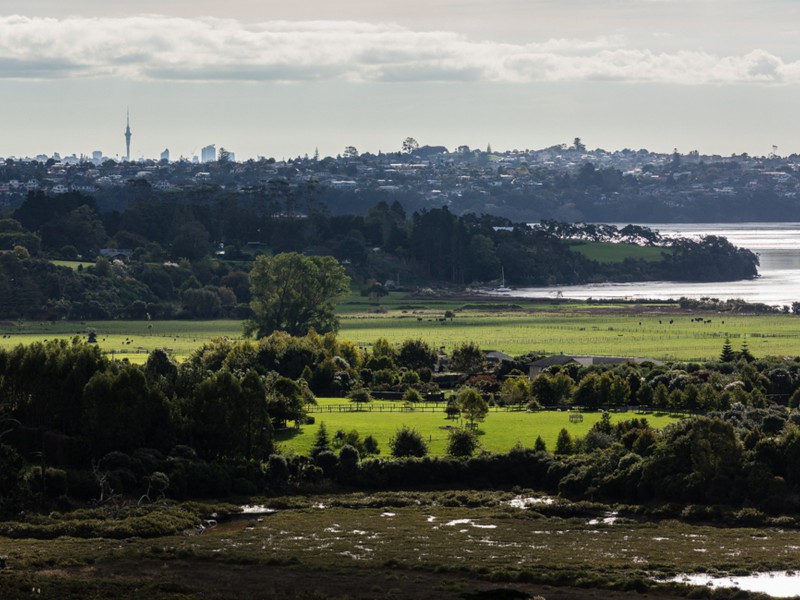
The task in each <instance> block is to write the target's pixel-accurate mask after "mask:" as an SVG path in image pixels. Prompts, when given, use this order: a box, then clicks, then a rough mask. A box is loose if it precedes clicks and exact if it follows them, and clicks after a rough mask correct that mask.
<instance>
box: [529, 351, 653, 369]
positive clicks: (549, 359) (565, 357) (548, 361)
mask: <svg viewBox="0 0 800 600" xmlns="http://www.w3.org/2000/svg"><path fill="white" fill-rule="evenodd" d="M573 362H574V363H578V364H580V365H583V366H586V367H588V366H590V365H614V364H619V363H625V362H632V363H636V364H641V363H643V362H652V363H654V364H657V365H660V364H663V363H662V362H661V361H657V360H653V359H652V358H645V357H642V356H585V355H574V354H556V355H553V356H546V357H544V358H540V359H539V360H534V361H533V362H529V363H528V367H539V368H541V369H544V368H546V367H551V366H553V365H566V364H569V363H573Z"/></svg>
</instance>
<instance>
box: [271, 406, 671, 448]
mask: <svg viewBox="0 0 800 600" xmlns="http://www.w3.org/2000/svg"><path fill="white" fill-rule="evenodd" d="M342 405H344V406H347V407H348V408H349V406H350V405H349V404H348V402H347V400H346V399H342V398H327V399H325V398H323V399H320V400H319V406H320V408H322V409H330V408H333V410H334V411H335V412H313V413H311V416H313V417H314V420H315V423H314V424H313V425H303V427H302V429H301V430H300V431H299V432H298V431H295V430H287V431H280V432H278V433H277V434H276V440H277V442H278V444H280V446H281V447H282V449H283V450H284V451H286V450H292V451H294V452H296V453H297V454H304V455H305V454H308V452H309V451H310V450H311V445H312V443H313V441H314V435H315V434H316V432H317V430H318V429H319V425H320V423H325V428H326V429H327V430H328V435H329V436H333V434H334V433H335V432H336V431H337V430H338V429H343V430H345V431H351V430H353V429H355V430H356V431H358V432H359V433H360V434H361V437H362V438H364V437H366V436H367V435H373V436H374V437H375V439H377V440H378V444H379V445H380V448H381V454H383V455H387V454H389V439H390V438H391V437H392V435H394V433H395V431H397V430H398V429H399V428H400V427H401V426H403V425H408V426H409V427H413V428H414V429H416V430H417V431H419V432H420V434H422V436H423V437H424V438H425V440H426V441H427V443H428V447H429V451H430V454H433V455H437V456H443V455H444V454H445V453H446V449H447V440H448V435H449V431H448V430H447V429H443V428H444V427H448V426H457V425H458V423H459V422H458V421H457V420H456V421H454V420H452V419H447V418H446V415H445V414H444V407H443V406H442V407H441V408H439V410H438V412H422V411H419V410H416V411H411V412H400V410H399V408H400V406H401V404H400V403H399V402H395V403H394V404H392V403H389V402H376V403H375V406H373V409H374V410H372V411H371V412H370V411H366V410H365V411H361V412H338V411H337V410H336V408H335V407H337V406H342ZM381 407H382V408H383V409H384V410H378V409H379V408H381ZM390 407H391V408H394V411H392V412H389V408H390ZM640 416H644V417H645V418H646V419H647V421H648V422H649V423H650V425H651V426H653V427H656V428H662V427H665V426H666V425H668V424H670V423H674V422H675V421H676V420H677V419H678V418H679V417H675V416H670V415H663V414H652V413H650V414H645V415H640V414H639V413H613V414H612V418H611V420H612V422H617V421H619V420H623V419H630V418H633V417H640ZM599 420H600V413H585V414H584V415H583V422H582V423H571V422H570V420H569V413H567V412H566V411H564V412H558V411H544V412H535V413H527V412H524V411H504V410H495V409H494V408H492V409H491V410H490V412H489V414H488V415H487V417H486V420H485V421H484V422H483V423H480V424H479V426H478V432H479V439H480V442H481V447H482V448H483V449H484V450H488V451H491V452H498V453H499V452H508V451H509V450H510V449H511V448H512V447H513V446H514V445H515V444H516V443H517V442H519V443H520V444H522V445H523V446H525V447H532V446H533V442H534V441H535V440H536V436H542V439H543V440H544V441H545V444H547V448H548V449H549V450H552V449H553V448H555V445H556V438H557V437H558V432H559V431H561V429H562V428H564V427H566V428H567V431H569V432H570V434H571V435H572V436H573V438H574V437H576V436H580V437H582V436H584V435H586V433H587V432H588V431H589V429H591V427H592V425H593V424H594V423H596V422H597V421H599Z"/></svg>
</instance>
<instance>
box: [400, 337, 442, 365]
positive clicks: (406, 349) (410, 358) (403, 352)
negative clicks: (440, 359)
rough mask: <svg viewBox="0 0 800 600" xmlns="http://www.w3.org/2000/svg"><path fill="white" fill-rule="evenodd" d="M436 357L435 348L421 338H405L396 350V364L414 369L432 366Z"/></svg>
mask: <svg viewBox="0 0 800 600" xmlns="http://www.w3.org/2000/svg"><path fill="white" fill-rule="evenodd" d="M436 358H437V355H436V350H434V349H433V348H432V347H431V346H430V344H428V343H427V342H425V341H423V340H421V339H416V340H405V341H404V342H403V343H402V344H400V349H399V350H398V352H397V364H398V365H400V366H401V367H407V368H409V369H414V370H416V369H424V368H427V369H430V368H432V367H433V365H435V364H436Z"/></svg>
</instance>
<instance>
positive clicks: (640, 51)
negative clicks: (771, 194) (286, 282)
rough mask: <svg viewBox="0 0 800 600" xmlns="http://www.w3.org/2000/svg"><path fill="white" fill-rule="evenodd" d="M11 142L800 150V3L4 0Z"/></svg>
mask: <svg viewBox="0 0 800 600" xmlns="http://www.w3.org/2000/svg"><path fill="white" fill-rule="evenodd" d="M0 106H2V110H0V157H8V156H18V157H21V156H35V155H37V154H46V155H51V154H53V153H54V152H59V153H60V154H61V155H62V156H63V155H70V154H73V153H74V154H78V155H80V154H87V155H88V154H91V152H92V151H95V150H100V151H102V152H104V154H105V155H106V156H110V157H112V158H115V157H118V156H124V153H125V140H124V135H123V134H124V131H125V125H126V121H125V119H126V111H128V110H129V111H130V127H131V131H132V134H133V135H132V141H131V156H132V158H140V157H144V158H152V157H156V158H157V157H158V155H159V154H160V153H161V151H162V150H164V149H166V148H168V149H169V150H170V153H171V157H172V158H173V159H177V158H178V157H180V156H184V157H187V158H191V157H192V156H193V155H195V154H199V151H200V148H201V147H203V146H205V145H208V144H215V145H216V146H217V148H220V147H224V148H226V149H228V150H231V151H233V152H234V153H235V154H236V158H237V160H244V159H248V158H256V157H258V156H266V157H275V158H277V159H281V158H292V157H296V156H303V155H305V154H309V155H311V154H313V153H314V151H315V150H316V149H318V150H319V152H320V154H321V155H323V156H326V155H331V156H335V155H336V154H339V153H341V152H342V151H343V150H344V148H345V146H355V147H356V148H357V149H358V150H359V151H360V152H378V151H383V152H393V151H397V150H399V149H400V147H401V145H402V141H403V140H404V139H405V138H406V137H409V136H411V137H414V138H415V139H416V140H417V141H418V142H419V143H420V144H421V145H425V144H429V145H442V146H446V147H448V148H449V149H454V148H455V147H457V146H461V145H467V146H470V147H472V148H480V149H485V148H486V147H487V146H488V145H491V147H492V148H493V149H494V150H511V149H526V148H531V149H533V148H544V147H548V146H552V145H555V144H561V143H571V142H572V140H573V139H574V138H575V137H580V138H581V139H582V140H583V142H584V143H585V144H586V146H587V147H588V148H590V149H594V148H604V149H606V150H619V149H623V148H632V149H640V148H647V149H650V150H654V151H659V152H671V151H672V150H673V149H677V150H678V151H680V152H684V153H685V152H689V151H692V150H698V151H700V152H701V153H703V154H712V153H716V154H722V155H730V154H733V153H742V152H747V153H750V154H753V155H766V154H769V153H770V152H772V151H773V146H776V147H777V153H778V154H780V155H788V154H792V153H797V152H800V138H799V137H798V135H797V129H798V127H797V123H798V119H797V115H798V108H799V107H800V2H798V1H797V0H691V1H690V0H491V1H490V0H480V1H479V0H402V1H400V2H391V3H387V2H376V1H375V0H370V1H366V0H340V1H339V2H331V1H330V0H304V1H303V2H277V1H275V0H267V1H262V2H253V1H251V0H227V2H220V1H219V0H215V1H213V2H212V1H208V0H159V1H157V2H156V1H154V0H138V1H137V2H122V1H120V0H69V2H65V1H64V0H0Z"/></svg>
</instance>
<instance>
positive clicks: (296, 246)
mask: <svg viewBox="0 0 800 600" xmlns="http://www.w3.org/2000/svg"><path fill="white" fill-rule="evenodd" d="M130 193H131V199H130V200H129V203H128V204H126V205H125V207H124V208H122V209H121V210H111V211H108V212H102V211H101V210H100V209H99V208H98V204H99V203H98V202H97V201H96V200H95V199H94V198H92V197H89V196H85V195H82V194H80V193H77V192H73V193H69V194H64V195H63V196H60V197H59V198H58V199H57V200H56V199H54V198H50V197H47V196H45V195H44V194H42V193H40V192H37V193H33V192H32V193H31V194H29V196H28V198H27V200H26V201H25V202H24V203H23V204H22V206H20V207H19V208H17V209H16V210H15V211H13V213H11V214H10V215H8V218H5V219H0V250H3V249H4V250H7V252H4V253H2V254H0V316H2V317H3V318H6V319H9V318H11V319H13V318H30V319H40V320H41V319H60V318H66V319H72V320H85V319H108V318H128V319H142V318H147V317H149V318H153V319H166V318H187V319H192V318H196V319H209V318H220V317H227V318H239V319H245V318H248V317H249V316H251V307H250V302H251V299H252V298H251V293H250V286H249V281H248V272H249V270H250V269H251V268H252V264H253V263H252V261H253V258H254V257H255V256H258V255H260V254H264V255H278V254H281V253H292V252H295V253H300V254H305V255H311V256H331V257H333V258H335V259H336V260H337V261H339V263H340V264H342V265H344V266H345V268H346V270H347V274H348V275H349V276H350V277H351V279H353V281H355V282H357V283H359V285H362V286H364V288H365V289H367V288H369V287H370V285H374V283H375V282H377V283H380V284H381V285H383V283H384V282H386V281H389V280H391V281H394V282H395V284H398V283H400V282H402V284H403V285H406V286H412V287H413V286H429V285H444V286H457V287H463V286H467V285H472V284H481V283H483V284H484V285H486V284H489V283H490V282H493V281H497V280H499V279H500V275H501V272H502V273H504V275H505V278H506V281H507V282H508V283H509V284H510V285H515V286H538V285H555V284H577V283H585V282H589V281H637V280H638V281H643V280H684V281H712V280H733V279H744V278H751V277H754V276H756V275H757V265H758V258H757V257H756V256H755V255H754V254H753V253H752V252H750V251H748V250H745V249H741V248H736V247H734V246H733V245H732V244H730V243H729V242H728V241H727V240H725V239H724V238H719V237H714V236H709V237H707V238H704V239H701V240H688V239H678V240H665V239H662V238H660V236H658V234H657V233H656V232H652V231H650V230H647V229H646V228H642V227H633V226H628V227H625V228H622V229H617V228H616V227H613V226H609V225H605V226H598V225H592V224H565V223H557V222H553V221H547V222H543V223H542V224H541V225H539V226H536V227H529V226H528V225H527V224H519V223H517V224H515V223H512V222H511V221H509V220H507V219H502V218H499V217H493V216H489V215H482V216H477V215H473V214H465V215H460V216H459V215H456V214H454V213H452V212H451V211H450V210H449V209H448V208H447V207H442V208H427V209H422V210H419V211H417V212H414V213H413V214H412V215H411V216H410V217H407V216H406V213H405V210H404V209H403V206H402V205H401V204H400V202H398V201H396V200H395V201H394V202H392V203H391V204H388V203H386V202H379V203H377V204H376V205H374V206H372V207H371V208H370V209H369V210H368V211H367V212H366V214H363V215H354V214H347V215H333V214H331V213H330V212H329V211H328V210H327V209H326V208H325V206H324V205H322V204H320V203H316V202H305V203H300V202H299V201H297V199H296V196H297V195H298V194H300V192H299V191H297V190H291V189H287V188H286V187H285V186H280V185H278V184H275V185H274V186H272V187H268V188H266V190H265V191H264V193H263V196H259V195H256V196H251V195H241V194H228V193H223V192H222V191H220V190H217V189H212V190H207V191H206V192H202V191H197V192H194V193H192V194H188V193H187V194H171V195H170V194H155V193H154V192H152V190H144V191H141V192H139V191H137V189H136V187H135V186H134V189H133V190H132V191H131V192H130ZM307 193H308V194H311V196H312V197H313V193H312V192H307ZM288 197H293V198H295V200H293V201H292V203H290V205H287V204H286V203H287V202H288V199H287V198H288ZM297 204H304V206H305V209H306V210H307V212H303V213H300V212H299V211H298V207H297V206H296V205H297ZM575 240H592V241H614V242H625V243H637V244H641V245H649V246H656V247H658V248H660V249H661V250H662V252H661V256H662V258H661V260H644V259H635V258H628V259H626V260H625V261H624V262H619V263H602V262H598V261H595V260H591V259H590V258H588V257H586V256H584V255H583V254H581V253H579V252H575V251H573V250H572V248H571V244H572V243H574V241H575ZM102 248H105V249H106V250H107V251H106V255H107V256H99V252H100V249H102ZM117 250H119V251H121V253H120V254H119V256H121V257H122V259H121V260H120V259H119V258H118V257H116V256H115V252H116V251H117ZM53 258H59V259H72V260H74V259H78V258H81V259H82V260H84V261H86V262H87V263H88V264H86V265H85V266H84V265H81V266H80V267H79V268H78V269H77V270H71V269H69V268H67V267H63V266H57V265H54V264H52V259H53ZM398 279H399V280H400V281H397V280H398Z"/></svg>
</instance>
